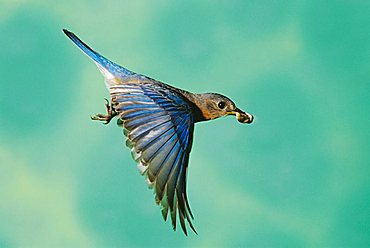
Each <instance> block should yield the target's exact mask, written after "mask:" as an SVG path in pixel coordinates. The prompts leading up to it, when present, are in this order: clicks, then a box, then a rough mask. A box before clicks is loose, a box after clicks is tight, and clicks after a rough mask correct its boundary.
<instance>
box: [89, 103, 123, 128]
mask: <svg viewBox="0 0 370 248" xmlns="http://www.w3.org/2000/svg"><path fill="white" fill-rule="evenodd" d="M104 99H105V108H106V110H107V114H96V115H93V116H91V120H94V121H104V124H105V125H107V124H108V123H109V122H110V121H111V120H112V118H113V117H115V116H116V115H117V112H116V111H115V109H114V107H113V104H112V103H109V101H108V99H107V98H104Z"/></svg>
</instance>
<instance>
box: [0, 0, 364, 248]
mask: <svg viewBox="0 0 370 248" xmlns="http://www.w3.org/2000/svg"><path fill="white" fill-rule="evenodd" d="M62 28H68V29H70V30H71V31H73V32H75V33H76V34H78V35H79V36H80V37H81V38H82V39H83V40H84V41H86V42H87V43H88V44H89V45H91V46H92V47H93V48H95V49H96V50H97V51H99V52H101V53H102V54H104V55H106V56H107V57H108V58H110V59H112V60H113V61H115V62H117V63H119V64H121V65H124V66H126V67H127V68H129V69H132V70H134V71H136V72H140V73H143V74H146V75H148V76H151V77H153V78H156V79H159V80H161V81H163V82H167V83H169V84H171V85H173V86H176V87H179V88H184V89H187V90H189V91H193V92H219V93H223V94H225V95H227V96H229V97H230V98H232V99H233V100H234V101H235V102H236V104H237V105H238V107H240V108H241V109H243V110H246V111H248V112H250V113H252V114H254V115H255V116H256V121H255V122H254V123H253V124H252V125H242V124H240V123H238V122H237V121H236V120H235V118H232V117H227V118H221V119H218V120H216V121H212V122H206V123H200V124H197V125H196V130H195V136H194V137H195V140H194V145H193V151H192V153H191V158H190V167H189V175H188V176H189V177H188V178H189V180H188V194H189V201H190V205H191V207H192V210H193V213H194V215H195V220H194V224H195V226H196V228H197V230H198V233H199V235H194V234H193V233H190V235H189V236H188V237H185V236H184V235H183V234H182V232H181V231H180V230H178V231H176V232H173V231H172V229H171V225H170V223H163V220H162V217H161V214H160V210H159V207H158V206H156V205H155V204H154V196H153V193H152V192H151V191H150V190H148V189H147V186H146V184H145V182H144V178H142V177H141V176H140V175H139V173H138V172H137V169H136V168H135V167H136V166H135V163H134V162H133V161H132V159H131V156H130V153H129V150H128V149H127V148H125V147H124V144H123V136H122V131H121V130H120V129H119V128H118V127H117V126H116V125H114V124H111V125H108V126H104V125H102V124H100V123H97V122H93V121H91V120H90V119H89V116H90V115H92V114H95V113H99V112H104V100H103V99H104V97H107V96H108V94H107V91H106V89H105V86H104V83H103V78H102V77H101V75H100V73H99V71H98V70H97V68H96V67H95V65H94V64H93V63H92V62H91V61H90V60H88V59H87V57H85V56H84V55H83V54H82V53H81V52H80V51H79V50H78V49H77V48H76V47H75V46H74V45H73V44H72V43H71V42H70V41H69V40H68V39H67V37H66V36H65V35H64V34H63V33H62V32H61V29H62ZM369 30H370V2H369V1H339V0H338V1H317V0H314V1H313V0H310V1H303V0H302V1H289V0H286V1H265V0H262V1H261V0H259V1H226V0H225V1H218V2H215V1H149V0H148V1H130V2H126V1H111V2H109V3H108V2H107V1H104V2H103V1H58V2H57V1H46V0H44V1H14V0H0V182H1V187H0V197H1V198H0V199H1V200H0V247H149V246H150V247H175V246H176V247H369V245H370V231H369V230H370V184H369V175H370V168H369V158H370V155H369V148H370V142H369V138H370V137H369V136H370V135H369V134H370V132H369V127H370V118H369V103H370V94H369V93H370V87H369V80H370V64H369V59H370V31H369Z"/></svg>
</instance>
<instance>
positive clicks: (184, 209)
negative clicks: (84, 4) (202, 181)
mask: <svg viewBox="0 0 370 248" xmlns="http://www.w3.org/2000/svg"><path fill="white" fill-rule="evenodd" d="M63 32H64V33H65V34H66V35H67V36H68V38H69V39H70V40H71V41H72V42H73V43H74V44H75V45H77V47H78V48H80V49H81V50H82V52H83V53H85V55H87V56H88V57H89V58H90V59H92V61H93V62H95V64H96V65H97V67H98V69H99V70H100V72H101V73H102V74H103V76H104V79H105V86H106V88H107V89H108V92H109V95H110V101H109V100H108V99H105V108H106V113H105V114H96V115H94V116H91V119H92V120H97V121H102V122H103V123H104V124H108V123H110V121H111V120H112V118H114V117H118V118H117V125H118V126H120V127H122V128H123V134H124V135H125V136H126V146H127V147H129V148H130V149H131V154H132V157H133V159H134V160H135V161H136V162H137V167H138V169H139V172H140V173H141V174H142V175H143V176H145V179H146V181H147V183H148V185H149V187H150V188H152V189H153V191H154V195H155V202H156V204H157V205H159V206H160V209H161V212H162V216H163V219H164V221H166V220H167V217H168V216H170V217H171V222H172V228H173V230H176V220H177V219H179V222H180V225H181V228H182V230H183V232H184V234H185V235H186V236H187V235H188V233H187V225H188V226H190V228H191V229H192V231H193V232H194V233H195V234H197V231H196V229H195V228H194V225H193V224H192V219H194V217H193V214H192V212H191V209H190V205H189V202H188V197H187V190H186V180H187V172H188V164H189V155H190V151H191V148H192V142H193V132H194V124H195V123H198V122H203V121H208V120H214V119H216V118H219V117H222V116H228V115H234V116H236V119H237V120H238V121H239V122H241V123H247V124H250V123H252V121H253V118H254V117H253V115H252V114H249V113H247V112H244V111H242V110H240V109H239V108H237V107H236V105H235V103H234V102H233V101H232V100H231V99H230V98H228V97H226V96H224V95H221V94H218V93H202V94H196V93H191V92H189V91H186V90H183V89H179V88H176V87H174V86H171V85H169V84H166V83H163V82H160V81H157V80H155V79H153V78H150V77H148V76H145V75H142V74H139V73H135V72H133V71H131V70H129V69H126V68H124V67H122V66H120V65H118V64H116V63H114V62H112V61H110V60H109V59H107V58H105V57H104V56H103V55H101V54H99V53H98V52H96V51H94V50H93V49H92V48H90V47H89V46H88V45H87V44H86V43H84V42H83V41H82V40H81V39H80V38H78V37H77V36H76V35H75V34H74V33H72V32H70V31H68V30H67V29H63ZM177 215H178V217H176V216H177ZM185 220H186V221H187V223H188V224H187V225H186V224H185Z"/></svg>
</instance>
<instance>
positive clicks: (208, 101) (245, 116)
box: [196, 93, 253, 124]
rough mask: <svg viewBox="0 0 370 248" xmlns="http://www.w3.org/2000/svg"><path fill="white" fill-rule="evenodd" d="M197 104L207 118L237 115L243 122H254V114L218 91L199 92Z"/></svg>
mask: <svg viewBox="0 0 370 248" xmlns="http://www.w3.org/2000/svg"><path fill="white" fill-rule="evenodd" d="M197 100H198V101H197V102H196V105H197V106H198V107H199V109H200V111H201V112H202V115H203V117H204V118H205V119H206V120H213V119H216V118H218V117H222V116H227V115H235V116H236V119H237V120H238V121H239V122H241V123H248V124H249V123H252V121H253V115H251V114H249V113H246V112H244V111H242V110H240V109H239V108H237V107H236V106H235V103H234V102H233V101H232V100H231V99H229V98H228V97H226V96H223V95H221V94H217V93H205V94H198V99H197Z"/></svg>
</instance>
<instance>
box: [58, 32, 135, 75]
mask: <svg viewBox="0 0 370 248" xmlns="http://www.w3.org/2000/svg"><path fill="white" fill-rule="evenodd" d="M63 32H64V33H65V34H66V35H67V36H68V38H70V39H71V40H72V41H73V43H75V44H76V45H77V46H78V47H79V48H80V49H81V50H82V51H83V52H84V53H85V54H86V55H87V56H88V57H89V58H91V59H92V60H93V61H94V62H95V63H96V64H97V66H98V67H99V69H100V71H101V72H102V73H103V74H104V76H105V77H106V78H109V77H127V76H130V75H134V74H135V73H134V72H132V71H130V70H127V69H126V68H124V67H122V66H120V65H117V64H116V63H114V62H112V61H110V60H109V59H107V58H105V57H104V56H102V55H100V54H99V53H97V52H95V51H94V50H93V49H92V48H90V47H89V46H88V45H87V44H86V43H84V42H83V41H82V40H81V39H80V38H78V37H77V36H76V35H75V34H74V33H72V32H70V31H68V30H66V29H63Z"/></svg>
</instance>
